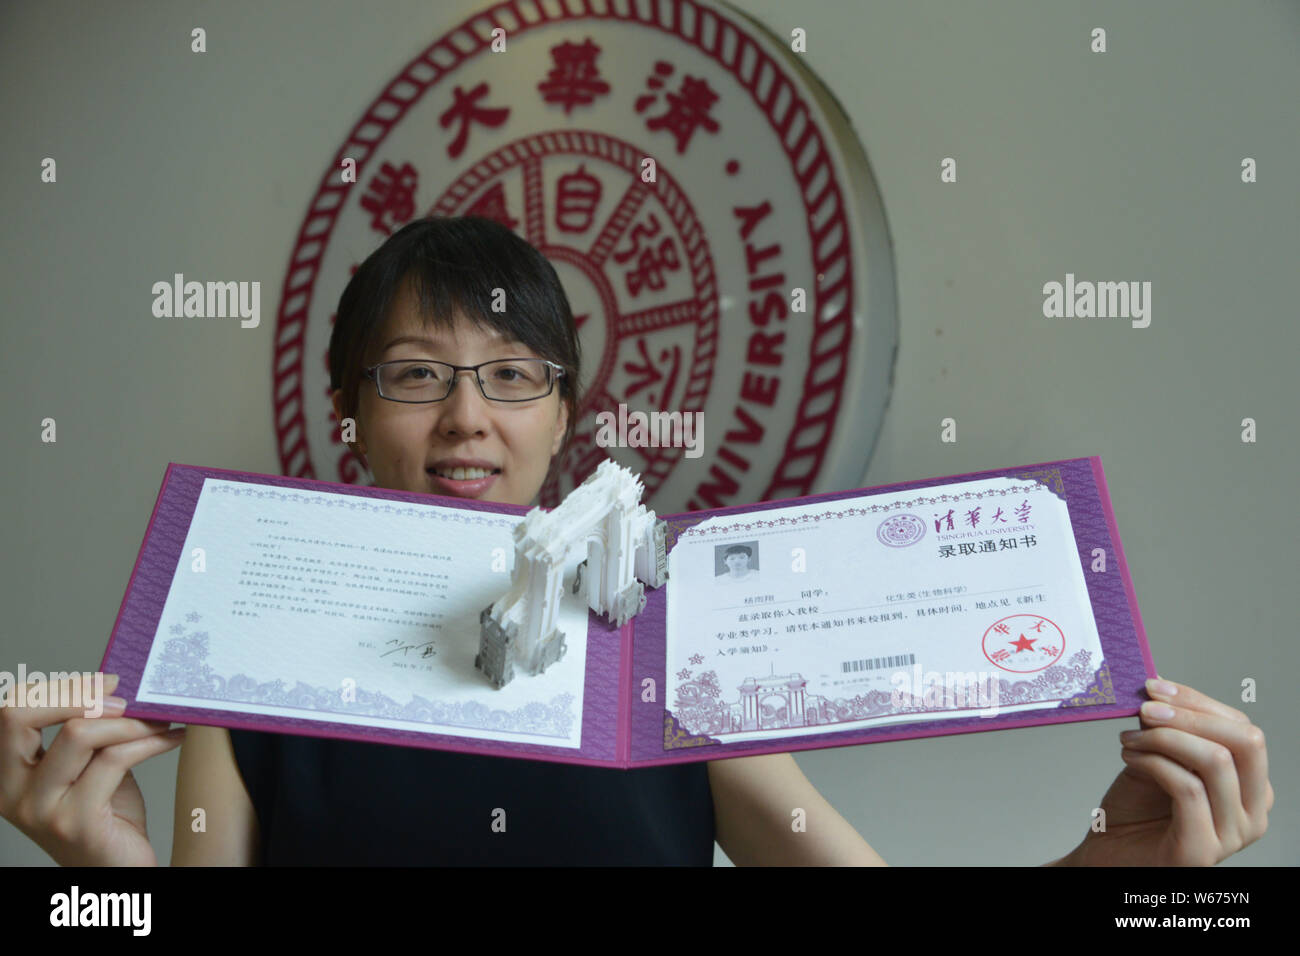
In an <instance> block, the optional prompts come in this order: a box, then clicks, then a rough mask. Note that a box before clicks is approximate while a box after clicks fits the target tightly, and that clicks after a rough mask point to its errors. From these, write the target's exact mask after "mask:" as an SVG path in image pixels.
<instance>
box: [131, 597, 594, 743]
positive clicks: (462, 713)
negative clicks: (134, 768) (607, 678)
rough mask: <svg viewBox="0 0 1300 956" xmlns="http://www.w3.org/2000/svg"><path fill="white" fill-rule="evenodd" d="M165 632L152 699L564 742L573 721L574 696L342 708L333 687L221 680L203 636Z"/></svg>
mask: <svg viewBox="0 0 1300 956" xmlns="http://www.w3.org/2000/svg"><path fill="white" fill-rule="evenodd" d="M185 620H186V622H188V623H190V624H196V623H198V621H199V620H200V615H199V614H198V612H196V611H191V612H189V613H188V614H186V615H185ZM169 630H170V632H171V633H172V634H173V635H175V636H174V637H171V638H169V639H167V641H166V642H165V644H164V645H163V652H162V654H161V655H160V656H159V657H158V659H157V661H156V662H155V663H154V665H153V666H152V667H151V668H150V669H149V671H148V673H147V674H146V679H147V682H148V683H147V689H148V691H149V692H150V693H153V694H170V695H172V696H175V697H190V698H198V699H201V700H223V701H242V702H244V703H250V704H264V705H267V706H272V707H292V708H296V709H299V710H314V711H319V712H322V713H328V714H333V715H336V716H340V717H356V716H363V717H381V718H384V719H386V720H407V721H414V722H416V723H422V724H434V725H442V726H447V727H468V728H473V729H476V730H495V731H502V732H511V733H525V734H532V735H534V736H538V737H559V738H563V739H567V738H568V736H569V734H570V732H571V730H572V728H573V722H574V720H575V719H576V718H575V715H574V713H573V702H574V697H573V695H572V694H569V693H563V694H558V695H556V696H555V697H553V698H552V699H551V701H550V703H542V702H540V701H534V702H532V703H529V704H524V705H523V706H522V707H518V708H516V709H514V710H504V709H501V708H492V707H488V706H487V705H485V704H481V703H478V702H477V701H463V702H457V703H445V702H442V701H431V700H426V699H425V698H423V697H420V696H419V695H416V696H414V697H412V698H411V700H410V702H409V703H406V704H399V703H398V702H397V701H395V700H393V699H392V698H390V697H388V696H386V695H384V694H381V693H378V692H371V691H367V690H364V689H362V688H360V687H358V688H357V691H356V700H355V701H351V702H348V703H344V702H343V701H342V699H341V698H340V696H339V689H338V688H337V687H317V686H313V685H311V684H305V683H303V682H302V681H299V682H298V684H297V685H296V686H295V687H292V688H289V687H286V686H285V684H284V682H283V681H281V680H278V679H277V680H273V681H265V682H261V683H259V682H258V681H256V680H254V679H253V678H251V677H249V676H247V675H246V674H235V675H233V676H231V677H223V676H222V675H220V674H218V673H216V672H215V671H214V670H213V669H212V667H211V665H209V664H208V663H206V658H207V656H208V638H209V635H208V632H207V631H199V630H191V631H190V632H189V633H188V634H187V633H185V625H184V624H181V623H179V622H177V623H175V624H173V625H171V627H170V628H169ZM263 716H266V715H263ZM271 716H273V717H279V715H271Z"/></svg>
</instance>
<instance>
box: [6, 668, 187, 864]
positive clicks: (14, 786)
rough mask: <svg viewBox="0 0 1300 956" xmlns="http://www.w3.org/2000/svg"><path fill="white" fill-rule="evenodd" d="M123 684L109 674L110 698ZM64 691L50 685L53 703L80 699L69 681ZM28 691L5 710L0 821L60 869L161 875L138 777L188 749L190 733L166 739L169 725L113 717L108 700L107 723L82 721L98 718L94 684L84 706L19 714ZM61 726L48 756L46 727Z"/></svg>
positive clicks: (29, 709)
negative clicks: (127, 869)
mask: <svg viewBox="0 0 1300 956" xmlns="http://www.w3.org/2000/svg"><path fill="white" fill-rule="evenodd" d="M77 679H80V678H77ZM117 682H118V675H116V674H110V675H108V676H107V678H106V679H105V681H104V688H105V690H107V691H109V692H111V691H113V690H114V689H115V688H116V687H117ZM58 684H59V685H62V689H59V688H58V687H57V685H55V684H49V685H47V690H48V691H49V693H50V695H51V697H52V698H53V699H55V700H76V699H78V698H75V697H73V696H72V694H71V690H72V688H71V686H70V684H71V682H70V681H69V680H63V681H60V682H58ZM28 686H29V685H23V686H21V687H16V688H15V689H14V693H17V694H21V695H23V696H22V697H21V698H16V697H10V698H7V699H6V700H4V701H3V702H0V817H4V818H5V819H6V820H8V821H9V822H10V823H12V824H13V825H14V826H16V827H17V828H18V829H19V830H21V831H22V832H23V833H25V834H26V835H27V836H29V837H30V838H31V839H32V840H34V841H35V842H36V844H37V845H38V846H40V847H41V849H43V850H44V851H45V852H46V853H48V854H49V855H50V856H51V857H53V858H54V861H55V862H56V863H58V864H60V865H62V866H157V865H158V858H157V856H156V855H155V854H154V850H153V846H152V845H150V843H149V834H148V832H147V831H146V830H145V822H144V814H145V808H144V797H143V796H142V795H141V794H140V788H139V787H138V786H137V785H136V782H135V777H133V776H132V775H131V768H132V767H134V766H135V765H136V764H138V763H140V761H142V760H147V759H148V758H150V757H152V756H154V755H156V754H160V753H164V752H166V751H168V750H171V749H172V748H173V747H175V746H176V745H177V744H179V743H181V741H183V740H184V739H185V738H184V731H185V728H183V727H181V728H177V730H178V732H172V733H167V732H166V731H167V725H168V723H169V722H168V721H165V720H164V721H156V720H135V719H134V718H130V717H116V716H114V715H115V714H120V713H121V712H122V708H121V707H118V708H117V709H116V710H110V709H109V701H105V702H104V711H103V714H102V715H101V716H99V717H85V716H82V715H83V714H84V712H85V711H86V710H87V709H90V708H88V707H87V706H86V704H87V702H89V701H90V700H91V697H90V694H91V693H93V690H92V689H91V685H90V682H89V681H86V682H85V683H84V685H83V690H84V691H86V692H85V693H83V694H82V696H81V697H80V700H81V701H82V702H83V703H82V705H81V706H77V707H26V706H22V707H19V706H14V705H13V703H12V701H15V700H21V701H23V702H25V701H26V700H27V687H28ZM56 692H58V693H59V694H60V696H59V697H53V695H54V694H55V693H56ZM109 700H111V698H110V699H109ZM58 723H62V724H63V726H62V727H61V728H60V729H59V733H58V735H57V736H56V737H55V738H54V741H53V742H52V743H51V744H50V749H49V750H48V751H46V750H45V749H44V747H43V746H42V745H41V728H42V727H49V726H52V725H54V724H58Z"/></svg>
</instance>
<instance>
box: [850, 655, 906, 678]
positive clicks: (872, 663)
mask: <svg viewBox="0 0 1300 956" xmlns="http://www.w3.org/2000/svg"><path fill="white" fill-rule="evenodd" d="M915 663H916V655H915V654H895V655H894V656H893V657H868V658H866V659H865V660H861V661H845V662H844V663H843V664H841V665H840V673H842V674H851V673H853V672H854V671H875V670H880V668H882V667H902V666H904V665H905V664H915Z"/></svg>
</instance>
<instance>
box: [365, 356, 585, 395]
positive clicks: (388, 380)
mask: <svg viewBox="0 0 1300 956" xmlns="http://www.w3.org/2000/svg"><path fill="white" fill-rule="evenodd" d="M480 370H482V371H480ZM460 372H473V373H474V379H475V381H477V382H478V388H479V391H480V392H481V393H482V395H483V397H484V398H486V399H488V400H489V401H492V402H531V401H533V400H535V399H538V398H545V397H546V396H547V395H550V394H551V390H552V389H554V388H555V382H556V380H557V379H559V378H560V376H562V375H563V374H564V366H562V365H557V364H555V363H554V362H548V361H547V360H546V359H534V358H511V359H494V360H492V361H491V362H480V363H479V364H478V365H451V364H450V363H448V362H435V361H432V360H430V359H398V360H396V361H392V362H380V363H379V364H378V365H372V366H370V368H368V369H365V370H364V372H363V374H364V375H365V377H366V378H368V379H370V380H371V381H372V382H374V383H375V387H376V388H377V389H378V390H379V397H380V398H386V399H388V400H389V401H390V402H406V403H408V404H424V403H427V402H440V401H442V400H443V399H444V398H446V397H447V396H448V395H450V394H451V390H452V389H453V388H455V387H456V379H457V378H458V377H459V373H460Z"/></svg>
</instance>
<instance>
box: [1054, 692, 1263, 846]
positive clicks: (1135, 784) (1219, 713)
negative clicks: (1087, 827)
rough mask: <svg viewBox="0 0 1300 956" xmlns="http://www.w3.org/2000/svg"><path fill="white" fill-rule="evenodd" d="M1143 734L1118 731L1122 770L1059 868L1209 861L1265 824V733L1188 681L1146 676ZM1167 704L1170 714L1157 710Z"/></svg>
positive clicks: (1250, 840) (1250, 838)
mask: <svg viewBox="0 0 1300 956" xmlns="http://www.w3.org/2000/svg"><path fill="white" fill-rule="evenodd" d="M1146 686H1147V692H1148V693H1149V694H1150V696H1151V697H1152V700H1150V701H1147V702H1146V703H1144V704H1143V705H1142V713H1141V724H1142V730H1129V731H1125V732H1124V733H1122V734H1120V740H1121V741H1122V744H1123V746H1122V748H1121V750H1120V756H1121V757H1122V758H1123V760H1124V763H1125V764H1126V766H1125V768H1124V770H1123V771H1122V772H1121V773H1120V775H1119V776H1118V777H1116V778H1115V782H1114V783H1112V784H1111V786H1110V789H1109V790H1107V791H1106V796H1105V797H1103V798H1102V801H1101V808H1102V809H1103V810H1104V811H1105V812H1106V830H1105V832H1090V833H1089V834H1088V835H1087V836H1086V837H1084V839H1083V842H1082V843H1080V844H1079V845H1078V846H1077V847H1076V848H1075V849H1074V850H1073V851H1072V852H1071V853H1070V854H1069V855H1068V856H1066V857H1065V858H1064V859H1062V860H1061V861H1060V862H1059V865H1062V866H1213V865H1214V864H1216V863H1218V862H1219V861H1220V860H1224V859H1227V858H1228V857H1230V856H1232V854H1234V853H1236V852H1237V851H1238V850H1240V849H1241V848H1242V847H1246V846H1249V845H1250V844H1252V843H1254V842H1255V841H1256V840H1258V839H1259V838H1260V837H1261V836H1263V835H1264V831H1265V830H1267V829H1268V812H1269V811H1270V810H1271V809H1273V787H1272V785H1271V784H1270V783H1269V781H1268V753H1267V751H1266V750H1265V749H1264V732H1263V731H1262V730H1260V729H1259V728H1258V727H1256V726H1255V725H1254V724H1252V723H1251V722H1250V719H1249V718H1248V717H1247V716H1246V715H1245V714H1243V713H1242V712H1241V711H1239V710H1235V709H1233V708H1232V707H1229V706H1227V705H1226V704H1222V703H1220V702H1219V701H1217V700H1215V699H1214V698H1212V697H1207V696H1206V695H1205V694H1202V693H1201V692H1200V691H1197V690H1193V689H1192V688H1191V687H1188V686H1187V685H1186V684H1173V683H1170V682H1168V681H1162V680H1161V679H1160V678H1156V679H1154V680H1148V681H1147V685H1146ZM1162 705H1163V706H1166V707H1171V708H1172V709H1173V714H1172V716H1168V717H1164V716H1160V714H1159V713H1158V711H1159V709H1160V708H1161V706H1162Z"/></svg>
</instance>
